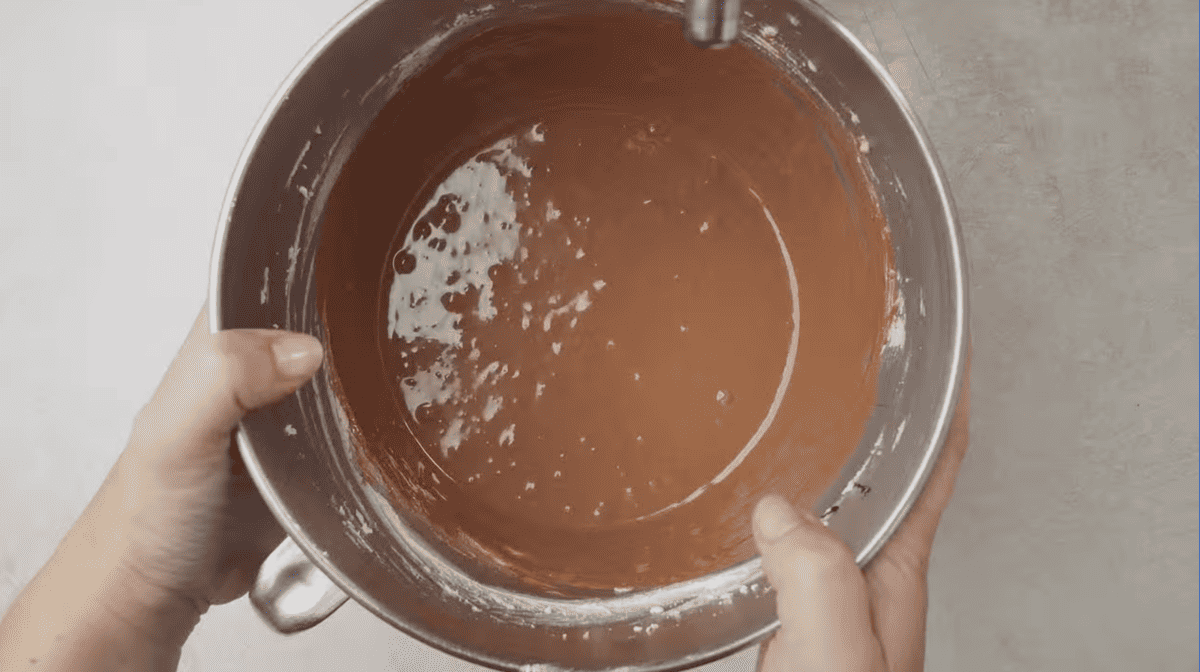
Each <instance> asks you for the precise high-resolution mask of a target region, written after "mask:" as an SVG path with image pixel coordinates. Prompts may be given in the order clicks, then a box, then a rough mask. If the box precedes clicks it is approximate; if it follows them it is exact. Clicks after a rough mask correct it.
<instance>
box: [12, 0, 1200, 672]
mask: <svg viewBox="0 0 1200 672" xmlns="http://www.w3.org/2000/svg"><path fill="white" fill-rule="evenodd" d="M826 4H827V6H828V7H829V8H830V9H831V10H832V11H833V12H834V13H835V14H836V15H837V16H839V17H840V18H842V19H843V20H844V21H845V23H846V24H847V25H848V26H849V27H850V28H851V30H853V31H854V32H855V33H856V34H857V35H858V36H859V37H860V38H861V39H862V40H863V41H864V42H865V43H866V44H867V45H868V47H869V48H870V49H871V50H873V51H874V52H875V53H876V54H877V55H878V56H879V57H880V59H881V60H882V61H883V63H884V64H885V65H887V66H888V68H889V70H890V71H891V72H892V74H893V76H895V78H896V79H897V80H898V81H899V82H900V84H901V86H902V87H903V88H904V89H905V91H906V93H907V94H908V96H909V97H910V99H911V100H912V102H913V104H914V106H915V107H916V109H917V110H918V112H919V114H920V115H921V117H922V119H923V120H924V122H925V125H926V127H927V129H928V131H929V133H930V135H931V136H932V138H933V141H934V144H935V145H936V147H937V150H938V152H939V153H940V156H941V158H942V161H943V163H944V165H945V167H946V170H947V172H948V174H949V178H950V181H951V185H952V188H953V191H954V195H955V197H956V199H957V202H958V206H959V209H960V213H961V216H962V221H963V226H964V229H965V232H966V236H967V247H968V250H969V252H970V257H971V260H970V261H971V270H972V272H973V276H972V290H973V296H974V316H973V323H974V330H975V331H974V333H975V346H976V347H975V374H974V387H975V397H974V399H975V402H974V409H975V415H974V417H973V419H972V432H973V435H972V444H971V449H970V453H969V454H968V457H967V460H966V463H965V465H964V467H963V471H962V476H961V479H960V481H959V489H958V494H957V496H956V498H955V500H954V502H953V504H952V505H951V507H950V509H949V510H948V512H947V514H946V517H945V520H944V523H943V528H942V531H941V533H940V535H939V537H938V543H937V549H936V553H935V557H934V561H933V566H932V571H931V573H932V576H931V582H932V588H931V593H932V594H931V606H930V626H929V639H928V650H929V655H928V661H929V662H928V669H929V670H931V671H937V672H941V671H950V670H976V671H980V672H988V671H992V670H996V671H999V670H1080V671H1084V670H1086V671H1089V672H1091V671H1095V670H1143V669H1146V670H1149V669H1153V670H1171V671H1173V670H1195V669H1197V664H1198V659H1197V609H1198V604H1197V448H1198V430H1197V402H1198V400H1197V216H1198V213H1197V172H1198V171H1197V161H1198V158H1197V3H1196V2H1195V0H1138V1H1127V0H1098V1H1094V2H1085V1H1082V0H1074V1H1072V0H1011V1H1009V0H1002V1H995V0H989V1H987V2H984V1H971V2H949V1H944V0H942V1H939V0H895V2H892V1H890V0H836V1H834V0H831V1H830V2H828V3H826ZM353 5H354V2H353V1H352V0H303V1H300V0H253V1H252V2H239V1H237V0H206V2H203V3H199V2H192V1H188V0H170V1H158V2H149V1H147V2H132V1H128V0H122V1H119V2H118V1H114V2H106V3H98V2H86V3H85V2H55V3H48V2H41V1H39V0H3V2H0V343H2V344H3V348H2V349H0V409H3V411H0V436H3V437H4V447H3V448H0V608H3V607H6V606H7V605H8V603H9V602H10V601H11V600H12V599H13V597H15V594H16V591H17V590H18V589H19V587H20V586H21V585H23V584H24V582H25V581H27V580H28V579H29V578H30V577H31V576H32V575H33V573H34V572H35V571H36V570H37V568H38V567H39V566H40V565H41V563H42V562H44V561H45V559H46V558H47V557H48V556H49V554H50V553H51V552H52V550H53V548H54V545H55V543H56V542H57V541H58V539H59V538H60V537H61V535H62V534H63V532H64V531H65V530H66V528H67V527H68V526H69V525H70V524H71V522H72V521H73V520H74V518H75V516H76V515H77V514H78V513H79V511H80V510H82V508H83V506H84V504H85V503H86V502H87V500H88V498H89V497H90V496H91V494H92V493H93V492H94V491H95V489H96V488H97V487H98V485H99V483H100V481H101V480H102V478H103V476H104V473H105V472H106V471H107V469H108V467H109V465H110V464H111V463H112V461H113V460H114V459H115V457H116V455H117V454H118V452H119V451H120V450H121V448H122V446H123V443H124V441H125V438H126V436H127V433H128V428H129V424H130V421H131V419H132V417H133V415H134V413H135V412H136V410H137V409H138V408H139V406H140V405H141V404H142V403H144V402H145V400H146V399H147V398H148V397H149V394H150V392H151V391H152V390H153V388H154V386H155V385H156V384H157V381H158V379H159V377H160V376H161V375H162V373H163V371H164V370H165V367H166V365H167V363H168V362H169V360H170V359H171V357H172V356H173V355H174V352H175V350H176V348H177V347H178V345H179V343H180V342H181V341H182V339H183V337H184V335H185V333H186V332H187V329H188V327H189V325H190V324H191V321H192V319H193V317H194V315H195V313H196V310H197V309H198V308H199V306H200V303H201V301H202V300H203V297H204V294H205V288H206V275H207V268H208V259H209V249H210V246H211V243H212V236H213V233H214V229H215V224H216V219H217V213H218V210H219V208H220V204H221V199H222V196H223V193H224V189H225V185H226V181H227V180H228V177H229V175H230V173H231V171H232V169H233V165H234V163H235V161H236V159H237V155H238V152H239V151H240V149H241V145H242V143H243V142H244V140H245V138H246V136H247V135H248V134H249V132H250V129H251V127H252V125H253V123H254V121H255V119H256V118H257V116H258V114H259V112H260V111H261V110H262V108H263V106H264V105H265V104H266V102H267V100H268V99H269V97H270V96H271V94H272V93H273V91H274V90H275V88H276V86H277V85H278V84H279V82H280V81H281V80H282V79H283V78H284V76H285V75H286V74H287V72H288V71H289V70H290V69H291V67H292V65H293V64H294V63H295V62H296V61H297V60H298V59H299V58H300V56H301V55H302V54H303V53H304V52H305V50H306V49H307V48H308V46H309V45H310V44H312V43H313V42H314V41H315V40H316V39H317V37H318V36H320V35H321V34H322V33H323V32H324V31H325V30H326V29H327V28H328V27H330V26H331V25H332V24H333V23H334V22H336V21H337V20H338V19H339V18H341V16H342V15H343V14H345V13H346V12H347V11H348V10H349V9H350V8H351V7H352V6H353ZM752 654H753V652H747V653H745V654H742V655H740V656H737V657H735V658H732V659H729V660H726V661H723V662H721V663H717V664H715V665H714V666H713V668H712V669H713V670H728V671H733V670H748V669H750V667H751V666H752V664H753V657H752ZM181 669H182V670H192V671H196V670H203V671H205V672H207V671H210V670H238V671H240V670H273V669H289V670H314V671H315V670H344V669H362V670H376V669H389V670H410V669H434V670H465V669H468V666H466V665H463V664H461V663H458V662H457V661H455V660H452V659H450V658H448V657H446V656H444V655H442V654H440V653H437V652H434V651H432V650H429V649H427V648H425V647H424V646H422V645H420V644H417V643H415V642H413V641H412V640H410V639H407V638H406V637H405V636H403V635H401V634H399V633H397V632H395V631H394V630H392V629H391V628H390V627H388V626H386V625H384V624H383V623H382V622H381V621H379V620H377V619H375V618H374V617H373V616H371V615H369V614H368V613H367V612H366V611H364V610H363V609H361V608H359V607H358V606H357V605H355V604H354V603H350V604H348V605H347V606H346V607H344V608H342V609H341V610H340V611H339V612H337V613H336V614H335V615H334V616H333V617H331V618H330V619H329V620H328V621H327V622H325V623H323V624H322V625H321V626H320V627H318V628H316V629H314V630H312V631H309V632H305V633H302V634H299V635H295V636H292V637H282V636H278V635H275V634H273V633H272V632H270V631H269V630H268V629H267V628H266V627H265V626H264V625H263V624H262V623H261V622H260V621H259V620H258V618H257V616H256V615H255V614H254V613H253V612H252V610H251V609H250V607H249V606H248V604H247V602H246V601H245V600H244V599H243V600H240V601H238V602H237V603H234V604H232V605H229V606H225V607H220V608H216V609H214V610H213V611H212V612H210V614H209V615H208V616H206V617H205V619H204V621H203V622H202V623H201V625H200V626H199V629H198V631H197V633H196V634H195V636H194V637H193V638H192V640H191V641H190V642H189V643H188V645H187V647H186V649H185V653H184V659H183V663H182V664H181Z"/></svg>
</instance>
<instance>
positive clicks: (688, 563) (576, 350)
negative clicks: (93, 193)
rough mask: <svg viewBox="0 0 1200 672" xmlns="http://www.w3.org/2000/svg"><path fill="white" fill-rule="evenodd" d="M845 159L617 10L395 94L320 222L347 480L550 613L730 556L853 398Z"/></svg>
mask: <svg viewBox="0 0 1200 672" xmlns="http://www.w3.org/2000/svg"><path fill="white" fill-rule="evenodd" d="M853 147H854V143H853V141H852V139H851V138H850V136H849V135H848V134H847V133H846V132H845V131H844V130H843V129H842V128H841V127H840V126H839V125H838V124H837V121H836V118H835V117H834V116H833V115H832V114H830V113H828V112H827V111H826V110H824V109H822V108H821V107H820V106H818V105H817V104H816V103H814V102H813V100H812V98H811V97H810V96H808V95H807V94H806V93H805V92H803V91H801V90H798V89H797V88H796V87H794V86H793V85H792V84H790V83H789V82H788V81H787V80H786V79H785V78H783V77H782V76H780V75H779V74H778V73H777V72H776V71H775V70H774V69H773V68H772V67H771V66H770V65H769V64H768V63H767V62H765V61H764V60H762V59H761V58H760V57H759V56H757V55H756V54H754V53H753V52H751V51H750V50H748V49H746V48H744V47H741V46H735V47H733V48H730V49H727V50H721V51H701V50H698V49H697V48H695V47H693V46H692V45H691V44H689V43H688V42H687V41H686V40H685V39H684V37H683V34H682V31H681V30H680V28H679V25H678V23H677V21H676V20H673V19H670V18H664V17H658V16H655V15H651V14H645V13H640V12H617V13H607V14H601V15H594V16H587V17H559V18H554V19H544V20H539V21H538V22H533V23H524V24H521V25H499V26H492V27H490V28H488V29H486V30H482V31H480V32H477V33H476V34H475V35H473V36H471V37H470V38H469V39H466V40H463V41H460V42H459V43H457V44H455V45H452V46H450V47H449V48H447V49H446V50H445V51H444V53H443V55H442V56H441V57H440V58H438V59H437V60H436V62H434V63H433V64H431V65H430V66H429V67H428V68H427V69H426V70H425V71H424V72H423V73H421V74H419V75H418V76H416V77H415V78H414V79H412V80H411V81H409V82H408V83H407V84H406V85H405V86H404V88H403V89H402V90H401V91H400V93H399V94H398V95H397V96H396V97H395V99H393V100H392V101H391V102H390V103H389V104H388V105H387V107H386V108H385V109H384V110H383V112H382V113H381V114H380V115H379V117H378V119H377V120H376V121H375V122H374V124H373V126H372V127H371V129H370V130H369V132H368V133H367V135H366V136H365V138H364V139H363V140H362V141H361V143H360V145H359V147H358V148H357V150H356V153H355V155H354V157H353V158H352V159H351V161H350V163H349V164H348V165H347V166H346V168H345V169H344V171H343V172H342V174H341V176H340V177H339V180H338V183H337V184H336V186H335V188H334V192H333V194H332V196H331V198H330V201H329V206H328V209H327V211H326V215H325V220H324V228H323V233H322V241H321V249H320V253H319V256H318V262H317V272H318V276H317V277H318V284H317V289H318V292H319V305H320V306H321V310H322V311H323V315H324V320H325V324H326V328H327V337H328V344H329V347H330V352H331V356H330V360H331V361H330V366H331V367H332V370H333V373H334V375H335V377H336V380H337V381H338V385H339V388H340V393H341V395H342V397H343V400H344V404H345V406H346V407H347V409H348V412H349V414H350V416H351V418H352V422H353V424H354V426H355V429H356V432H357V435H358V443H359V450H360V464H361V465H362V466H363V467H364V471H365V472H366V473H367V474H368V475H369V476H370V477H371V478H373V479H374V480H375V481H376V482H377V484H378V485H379V486H380V487H382V488H384V489H385V491H386V492H387V493H388V494H389V497H390V500H391V501H392V502H393V503H394V505H395V506H396V508H397V510H399V511H402V512H403V513H404V515H405V516H406V517H407V518H408V519H409V520H410V521H412V523H413V524H414V525H415V526H416V527H417V528H418V529H421V530H423V531H425V533H426V534H427V535H428V536H429V537H430V538H431V540H433V541H434V542H435V543H437V544H438V546H439V547H440V548H441V549H442V550H443V551H444V552H446V553H447V554H449V555H450V556H452V557H454V558H457V560H458V561H459V562H460V563H461V564H463V565H464V566H465V567H466V568H467V569H468V571H473V572H475V573H477V574H482V575H492V576H493V577H494V576H503V577H507V579H509V580H511V581H512V582H513V583H514V585H515V584H521V585H524V586H525V587H526V589H529V588H536V589H538V590H541V591H543V592H549V593H552V594H564V595H567V594H580V591H582V592H583V593H587V592H588V591H611V590H613V589H622V588H641V587H648V586H654V585H661V584H665V583H669V582H672V581H678V580H682V579H687V578H693V577H696V576H700V575H703V574H705V573H708V572H712V571H715V570H719V569H722V568H724V567H727V566H730V565H732V564H735V563H737V562H739V561H741V560H744V559H746V558H748V557H750V556H751V555H752V554H753V544H752V542H751V539H750V530H749V514H750V511H751V508H752V507H753V505H754V503H755V502H756V501H757V499H758V498H759V497H760V496H761V495H763V494H764V493H766V492H768V491H776V492H781V493H784V494H786V495H787V496H788V497H790V498H791V499H792V500H793V501H795V502H796V503H798V504H799V505H801V506H812V505H813V503H814V501H815V500H816V498H817V497H818V496H819V495H820V494H821V493H822V492H823V491H824V490H826V489H827V488H828V487H829V486H830V485H831V483H832V479H833V478H834V477H835V476H836V474H837V473H838V471H839V469H840V468H841V467H842V465H843V464H844V462H845V460H846V459H847V457H848V456H849V454H850V453H851V452H852V451H853V450H854V448H855V447H856V446H857V444H858V442H859V440H860V438H861V434H862V429H863V426H864V424H865V422H866V420H867V419H868V417H869V416H870V414H871V411H872V408H873V404H874V401H875V390H876V387H875V375H876V359H877V357H878V353H879V351H880V345H881V343H882V339H883V332H884V329H883V327H884V321H885V316H886V301H885V282H884V281H885V275H886V270H887V268H888V267H889V264H890V245H889V241H888V239H887V234H886V230H885V228H884V226H883V219H882V217H881V215H880V212H879V211H878V209H877V207H876V206H875V204H874V200H873V198H872V195H871V192H870V189H869V186H868V182H867V180H866V179H865V178H864V176H863V175H862V174H861V171H860V169H859V167H858V163H857V161H856V160H855V156H854V153H853V152H854V149H853Z"/></svg>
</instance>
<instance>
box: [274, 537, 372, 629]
mask: <svg viewBox="0 0 1200 672" xmlns="http://www.w3.org/2000/svg"><path fill="white" fill-rule="evenodd" d="M348 599H349V596H348V595H346V593H344V592H342V589H341V588H338V587H337V585H335V584H334V583H333V581H330V580H329V577H327V576H325V574H324V572H322V571H321V570H320V569H317V566H316V565H314V564H313V563H312V562H311V561H309V559H308V557H307V556H305V555H304V551H302V550H300V547H299V546H297V545H296V542H294V541H292V538H291V537H285V538H284V540H283V542H282V543H280V544H279V546H277V547H275V550H274V551H271V555H269V556H267V559H266V560H264V561H263V564H262V567H260V568H259V570H258V577H257V578H255V580H254V586H253V587H252V588H250V604H253V605H254V608H255V609H257V610H258V613H259V615H261V616H262V617H263V620H265V621H266V622H267V625H270V626H271V627H272V628H274V629H275V630H276V631H277V632H281V633H283V634H285V635H289V634H291V633H293V632H299V631H301V630H307V629H308V628H311V627H313V626H314V625H316V624H318V623H320V622H321V621H323V620H325V619H326V618H327V617H328V616H329V615H330V614H332V613H333V612H334V611H336V610H337V608H338V607H340V606H342V605H343V604H345V603H346V600H348Z"/></svg>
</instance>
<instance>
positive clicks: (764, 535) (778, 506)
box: [754, 495, 800, 543]
mask: <svg viewBox="0 0 1200 672" xmlns="http://www.w3.org/2000/svg"><path fill="white" fill-rule="evenodd" d="M754 525H755V527H756V528H757V529H758V536H759V538H760V539H761V540H762V541H764V542H767V543H771V542H774V541H777V540H779V539H781V538H782V537H783V536H784V535H786V534H787V533H789V532H791V531H792V530H794V529H796V527H797V526H799V525H800V517H799V515H797V513H796V510H795V509H794V508H793V507H792V505H791V504H788V503H787V501H786V500H784V499H783V498H782V497H780V496H779V495H767V496H766V497H763V499H762V501H761V502H759V503H758V507H757V508H756V509H755V510H754Z"/></svg>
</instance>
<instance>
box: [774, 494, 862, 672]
mask: <svg viewBox="0 0 1200 672" xmlns="http://www.w3.org/2000/svg"><path fill="white" fill-rule="evenodd" d="M754 541H755V544H756V545H757V546H758V550H759V553H760V554H761V555H762V561H763V571H764V572H766V575H767V579H768V580H769V581H770V582H771V586H772V587H774V588H775V592H776V611H777V613H778V615H779V623H780V631H779V633H778V634H777V635H776V636H775V637H774V638H773V639H772V640H771V642H770V643H769V644H768V645H767V649H766V652H765V655H764V657H763V659H762V666H761V669H762V670H765V671H767V672H784V671H785V670H786V671H788V672H791V671H798V672H868V671H870V672H876V671H879V672H882V671H883V670H884V669H885V667H884V659H883V652H882V650H881V649H880V646H879V641H878V639H877V638H876V637H875V632H874V629H873V628H872V626H871V609H870V598H869V594H868V592H867V584H866V580H865V579H864V578H863V574H862V572H861V571H860V570H859V568H858V565H857V564H856V563H855V561H854V555H853V554H852V553H851V552H850V549H849V548H848V547H847V546H846V544H844V543H843V542H842V540H841V539H839V538H838V537H837V536H836V535H835V534H834V533H833V532H831V531H829V530H828V529H826V528H825V526H824V525H822V524H821V522H820V521H819V520H818V519H817V517H816V516H814V515H813V514H812V513H810V512H808V511H797V510H796V509H794V508H793V507H792V506H791V505H790V504H788V503H787V501H786V500H784V499H783V498H782V497H779V496H777V495H768V496H766V497H764V498H763V499H762V501H760V502H759V503H758V506H757V507H755V509H754Z"/></svg>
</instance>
